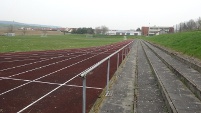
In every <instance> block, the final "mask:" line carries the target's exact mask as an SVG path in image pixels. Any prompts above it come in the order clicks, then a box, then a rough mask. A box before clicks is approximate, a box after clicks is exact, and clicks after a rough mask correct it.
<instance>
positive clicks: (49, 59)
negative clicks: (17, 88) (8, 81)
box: [0, 49, 96, 71]
mask: <svg viewBox="0 0 201 113" xmlns="http://www.w3.org/2000/svg"><path fill="white" fill-rule="evenodd" d="M95 50H96V49H95ZM76 53H77V52H74V53H69V54H67V55H73V54H76ZM61 57H65V56H64V55H62V56H56V57H51V58H49V59H48V58H45V60H41V61H36V62H33V63H28V64H23V65H19V66H14V67H10V68H6V69H2V70H0V71H6V70H9V69H14V68H18V67H24V66H27V65H31V64H36V63H39V62H43V61H47V60H52V59H56V58H61ZM32 60H35V59H32ZM15 61H26V59H25V60H15ZM8 62H13V61H8Z"/></svg>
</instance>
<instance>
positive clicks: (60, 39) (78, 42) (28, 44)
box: [0, 35, 123, 53]
mask: <svg viewBox="0 0 201 113" xmlns="http://www.w3.org/2000/svg"><path fill="white" fill-rule="evenodd" d="M122 40H123V37H114V36H107V37H105V38H104V37H102V38H86V35H60V36H48V37H40V36H15V37H6V36H0V52H1V53H4V52H22V51H40V50H60V49H70V48H84V47H92V46H101V45H107V44H111V43H115V42H120V41H122Z"/></svg>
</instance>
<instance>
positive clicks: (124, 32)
mask: <svg viewBox="0 0 201 113" xmlns="http://www.w3.org/2000/svg"><path fill="white" fill-rule="evenodd" d="M106 34H107V35H123V36H124V35H135V36H139V35H141V32H140V31H135V30H109V31H108V32H107V33H106Z"/></svg>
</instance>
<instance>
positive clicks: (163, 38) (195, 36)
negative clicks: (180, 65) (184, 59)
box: [143, 31, 201, 59]
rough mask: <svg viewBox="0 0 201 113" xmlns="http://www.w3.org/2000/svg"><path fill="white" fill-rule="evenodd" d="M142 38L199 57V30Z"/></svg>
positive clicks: (200, 33)
mask: <svg viewBox="0 0 201 113" xmlns="http://www.w3.org/2000/svg"><path fill="white" fill-rule="evenodd" d="M143 39H145V40H148V41H151V42H154V43H157V44H159V45H162V46H165V47H168V48H170V49H173V50H176V51H179V52H182V53H184V54H187V55H189V56H193V57H196V58H199V59H201V31H193V32H182V33H174V34H164V35H159V36H153V37H144V38H143Z"/></svg>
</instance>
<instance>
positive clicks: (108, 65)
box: [107, 58, 110, 92]
mask: <svg viewBox="0 0 201 113" xmlns="http://www.w3.org/2000/svg"><path fill="white" fill-rule="evenodd" d="M109 80H110V58H109V59H108V63H107V92H108V91H109Z"/></svg>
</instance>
